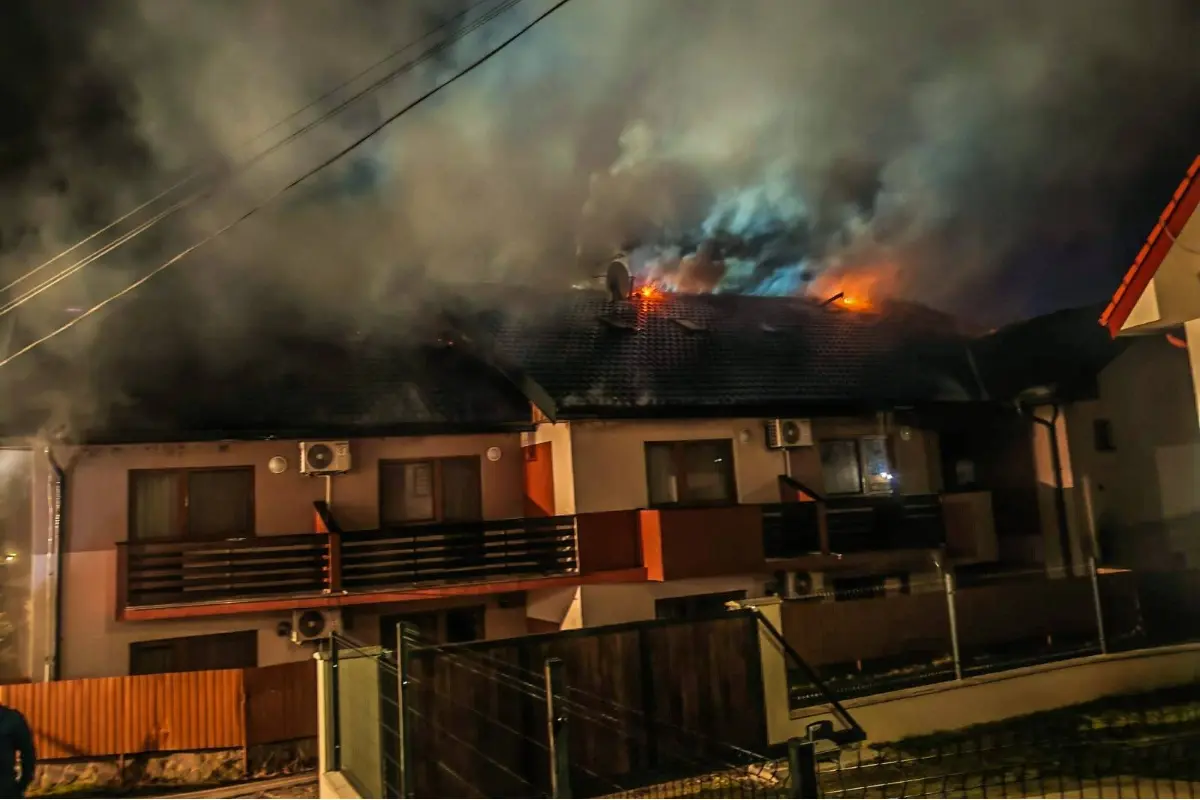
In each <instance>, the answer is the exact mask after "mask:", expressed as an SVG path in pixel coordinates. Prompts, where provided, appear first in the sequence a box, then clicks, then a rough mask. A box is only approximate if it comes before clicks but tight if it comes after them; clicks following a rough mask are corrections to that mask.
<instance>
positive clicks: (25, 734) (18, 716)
mask: <svg viewBox="0 0 1200 800" xmlns="http://www.w3.org/2000/svg"><path fill="white" fill-rule="evenodd" d="M18 754H19V755H20V761H19V762H18V760H17V759H18ZM18 763H19V764H20V766H21V774H20V777H18V776H17V764H18ZM36 766H37V757H36V755H35V754H34V750H33V732H32V731H31V730H29V723H28V722H26V721H25V716H24V715H23V714H22V713H21V712H20V711H17V710H16V709H15V708H9V707H8V706H5V705H0V797H24V796H25V791H26V790H27V789H28V788H29V785H30V784H31V783H33V773H34V769H35V768H36Z"/></svg>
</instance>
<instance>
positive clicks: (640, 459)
mask: <svg viewBox="0 0 1200 800" xmlns="http://www.w3.org/2000/svg"><path fill="white" fill-rule="evenodd" d="M763 422H764V420H762V419H730V420H670V421H661V422H649V421H634V422H572V423H570V450H569V452H570V453H571V454H572V459H571V462H570V463H571V464H572V466H573V469H574V500H575V509H576V510H577V511H578V512H580V513H584V512H593V511H618V510H623V509H630V508H644V507H646V506H647V505H648V504H649V499H648V496H647V486H646V455H645V444H646V442H655V441H680V440H695V439H731V440H732V441H733V461H734V474H735V477H736V479H737V490H738V501H739V502H741V503H777V502H779V499H780V498H779V484H778V479H779V475H781V474H782V473H783V472H784V470H785V466H784V464H785V461H784V454H783V452H782V451H779V450H769V449H767V446H766V437H765V433H764V429H763ZM544 427H546V426H545V425H542V426H539V430H541V428H544ZM900 432H901V429H900V428H899V427H897V426H895V425H893V424H891V423H890V422H889V420H888V419H887V418H886V416H884V417H880V418H875V417H870V418H865V419H846V418H823V419H814V420H813V438H814V440H816V441H817V442H819V441H820V440H822V439H837V438H844V437H851V436H869V435H872V434H888V435H890V436H891V442H892V447H893V452H894V459H895V462H896V463H895V464H894V465H893V467H894V470H895V473H896V475H897V477H898V480H899V482H900V485H901V489H902V491H904V492H905V493H908V494H921V493H925V492H937V491H940V490H941V488H942V476H941V469H940V465H939V459H938V444H937V436H936V434H933V433H931V432H928V431H922V430H920V429H915V428H912V429H908V430H907V434H908V438H907V439H906V438H904V437H902V436H901V435H900ZM742 439H746V440H747V441H742ZM554 449H555V453H554V459H555V469H556V471H557V470H558V468H559V462H560V455H559V454H560V453H561V452H563V451H564V449H565V448H563V447H560V446H559V441H558V440H556V443H555V447H554ZM790 459H791V474H792V475H793V476H794V477H796V478H798V479H799V480H802V481H804V482H805V483H806V484H808V485H810V486H811V487H812V488H813V489H814V490H816V491H822V490H823V488H824V487H823V480H822V478H821V464H820V459H819V455H818V451H817V448H816V447H815V446H814V447H805V448H797V449H794V450H792V451H791V454H790ZM555 483H556V486H555V491H556V494H557V492H558V486H557V484H558V480H557V474H556V481H555Z"/></svg>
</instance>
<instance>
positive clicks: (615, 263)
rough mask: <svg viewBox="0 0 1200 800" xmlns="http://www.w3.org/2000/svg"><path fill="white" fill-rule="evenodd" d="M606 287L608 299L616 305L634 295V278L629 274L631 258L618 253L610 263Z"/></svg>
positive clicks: (605, 280) (605, 282) (605, 281)
mask: <svg viewBox="0 0 1200 800" xmlns="http://www.w3.org/2000/svg"><path fill="white" fill-rule="evenodd" d="M604 285H605V288H607V289H608V299H609V300H611V301H612V302H614V303H619V302H620V301H622V300H628V299H629V297H630V295H632V294H633V276H632V275H630V274H629V258H628V256H626V255H625V254H624V253H618V254H617V255H616V256H615V257H614V258H613V260H612V261H610V262H609V264H608V272H607V273H606V275H605V279H604Z"/></svg>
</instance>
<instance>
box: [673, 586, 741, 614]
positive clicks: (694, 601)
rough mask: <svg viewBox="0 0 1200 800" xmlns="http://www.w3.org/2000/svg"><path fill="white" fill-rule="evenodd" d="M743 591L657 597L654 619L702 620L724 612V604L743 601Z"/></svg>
mask: <svg viewBox="0 0 1200 800" xmlns="http://www.w3.org/2000/svg"><path fill="white" fill-rule="evenodd" d="M748 594H749V593H748V592H747V591H746V590H745V589H735V590H730V591H728V592H701V593H699V594H684V595H678V596H676V597H659V598H656V599H655V600H654V618H655V619H662V620H689V619H703V618H705V617H707V616H711V615H712V614H716V613H718V612H719V611H721V610H724V608H725V604H726V603H728V602H731V601H735V600H745V599H746V597H747V596H748Z"/></svg>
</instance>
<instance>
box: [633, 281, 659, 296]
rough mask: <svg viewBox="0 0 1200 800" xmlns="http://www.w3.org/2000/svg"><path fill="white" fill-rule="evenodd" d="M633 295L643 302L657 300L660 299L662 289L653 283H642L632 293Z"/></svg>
mask: <svg viewBox="0 0 1200 800" xmlns="http://www.w3.org/2000/svg"><path fill="white" fill-rule="evenodd" d="M633 293H634V295H635V296H637V297H640V298H641V299H643V300H657V299H659V298H660V297H662V289H660V288H658V286H656V285H655V284H653V283H643V284H642V285H641V286H639V287H638V288H637V289H634V291H633Z"/></svg>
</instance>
